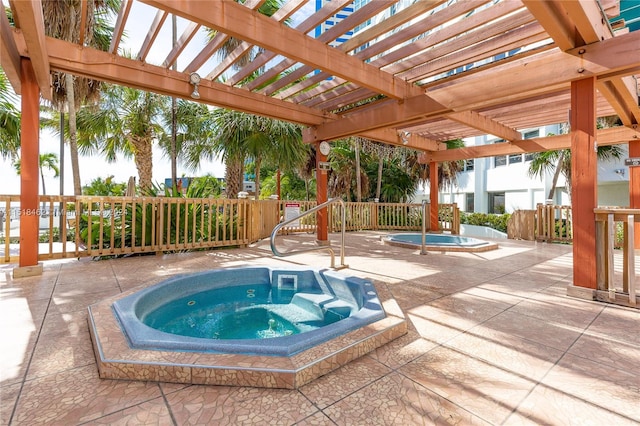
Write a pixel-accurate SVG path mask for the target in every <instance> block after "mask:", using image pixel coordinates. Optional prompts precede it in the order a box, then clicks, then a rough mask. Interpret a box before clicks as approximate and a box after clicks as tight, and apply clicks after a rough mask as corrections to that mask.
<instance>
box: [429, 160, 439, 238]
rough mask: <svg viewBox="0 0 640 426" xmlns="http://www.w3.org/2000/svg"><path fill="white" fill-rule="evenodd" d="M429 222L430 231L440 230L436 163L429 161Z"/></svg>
mask: <svg viewBox="0 0 640 426" xmlns="http://www.w3.org/2000/svg"><path fill="white" fill-rule="evenodd" d="M429 202H430V204H429V224H430V230H431V232H438V231H439V230H440V223H439V222H438V210H439V206H438V163H437V162H435V161H432V162H430V163H429Z"/></svg>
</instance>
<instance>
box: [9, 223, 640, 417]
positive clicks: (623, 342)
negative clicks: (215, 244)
mask: <svg viewBox="0 0 640 426" xmlns="http://www.w3.org/2000/svg"><path fill="white" fill-rule="evenodd" d="M380 235H381V234H377V233H354V234H348V236H347V251H346V255H347V258H346V260H347V263H348V264H349V266H350V268H349V269H346V270H344V271H342V272H343V273H345V274H354V275H357V276H361V277H368V278H370V279H372V280H374V283H375V285H376V287H377V288H378V290H379V291H388V292H390V293H391V294H392V295H393V296H394V298H395V299H396V301H397V302H398V304H399V305H400V307H401V308H402V309H403V311H404V313H405V315H406V316H407V318H408V320H409V321H408V322H409V330H410V331H409V333H408V334H407V335H405V336H403V337H401V338H399V339H397V340H395V341H393V342H391V343H390V344H388V345H386V346H384V347H382V348H379V349H378V350H376V351H375V352H372V353H370V354H369V355H366V356H364V357H362V358H360V359H358V360H356V361H354V362H352V363H350V364H348V365H346V366H345V367H342V368H340V369H338V370H336V371H334V372H333V373H330V374H328V375H326V376H323V377H321V378H319V379H317V380H316V381H314V382H312V383H310V384H307V385H305V386H303V387H301V388H300V389H298V390H278V389H276V390H273V389H272V390H269V389H257V388H243V387H222V386H195V385H176V384H165V383H145V382H129V381H114V380H101V379H100V378H98V371H97V368H96V363H95V357H94V354H93V349H92V346H91V342H90V339H89V331H88V326H87V306H88V305H90V304H93V303H95V302H98V301H100V300H102V299H104V298H106V297H109V296H113V295H115V294H118V293H120V292H123V291H127V290H129V289H132V288H134V287H137V286H141V285H149V284H153V283H155V282H158V281H160V280H162V279H163V278H165V277H167V276H170V275H173V274H176V273H183V272H190V271H200V270H204V269H210V268H219V267H229V266H241V265H256V264H260V265H282V264H286V263H292V262H293V263H297V264H305V265H310V266H313V267H326V266H328V264H329V259H328V255H327V254H326V253H324V252H316V253H313V254H304V255H296V256H292V257H289V258H280V259H275V258H273V256H272V255H271V252H270V251H269V250H268V241H263V242H261V243H259V244H257V245H255V246H252V247H249V248H243V249H230V250H219V251H210V252H198V253H180V254H170V255H162V256H155V255H151V256H141V257H129V258H123V259H113V260H102V261H92V260H89V259H82V260H66V261H55V262H54V261H52V262H45V263H44V274H43V275H42V276H39V277H30V278H22V279H18V280H13V279H12V278H11V269H12V268H13V266H15V265H4V266H0V273H1V275H0V294H1V296H2V298H1V299H0V327H1V328H0V330H1V333H2V338H1V339H0V391H1V405H0V409H1V415H0V424H3V425H5V424H12V425H35V424H59V425H74V424H132V425H139V424H152V425H154V424H162V425H189V424H211V425H219V424H260V425H266V424H269V425H271V424H283V425H290V424H298V425H311V424H314V425H315V424H318V425H333V424H338V425H362V424H387V425H412V424H427V425H428V424H460V425H467V424H496V425H497V424H508V425H512V424H517V425H520V424H531V425H533V424H536V425H537V424H552V425H572V424H573V425H623V424H640V373H639V371H640V370H639V369H638V366H640V310H633V309H628V308H621V307H616V306H611V305H607V304H603V303H597V302H589V301H583V300H577V299H572V298H568V297H567V296H566V295H565V293H566V286H567V285H568V284H570V283H571V282H572V280H571V274H572V259H571V248H570V247H569V246H562V245H547V244H535V243H531V242H517V241H500V246H501V248H500V249H499V250H496V251H491V252H486V253H474V254H470V253H469V254H465V253H448V254H443V253H430V254H429V255H426V256H421V255H419V254H418V251H414V250H411V249H405V248H401V247H392V246H387V245H382V244H381V243H380V240H379V236H380ZM332 238H334V236H332ZM313 239H314V237H313V236H312V235H302V236H298V237H286V238H284V239H282V244H281V245H283V246H284V247H283V248H282V250H283V251H286V247H287V245H288V244H289V243H290V242H294V241H297V244H300V241H302V242H303V244H312V242H313Z"/></svg>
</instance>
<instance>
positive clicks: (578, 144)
mask: <svg viewBox="0 0 640 426" xmlns="http://www.w3.org/2000/svg"><path fill="white" fill-rule="evenodd" d="M595 99H596V78H595V77H591V78H585V79H582V80H577V81H574V82H572V83H571V208H572V214H573V285H574V286H577V287H586V288H590V289H595V288H597V282H596V223H595V215H594V213H593V209H594V208H596V207H597V203H598V197H597V170H598V169H597V166H598V164H597V156H596V145H595V136H596V102H595Z"/></svg>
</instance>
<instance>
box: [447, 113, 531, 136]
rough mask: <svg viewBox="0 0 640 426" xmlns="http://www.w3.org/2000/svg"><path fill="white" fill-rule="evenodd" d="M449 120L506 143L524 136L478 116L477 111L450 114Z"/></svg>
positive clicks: (487, 118) (480, 115) (482, 116)
mask: <svg viewBox="0 0 640 426" xmlns="http://www.w3.org/2000/svg"><path fill="white" fill-rule="evenodd" d="M447 118H448V119H449V120H453V121H457V122H458V123H461V124H464V125H466V126H469V127H472V128H474V129H478V130H481V131H483V132H485V133H487V134H490V135H493V136H497V137H499V138H502V139H504V140H506V141H511V142H513V141H518V140H520V139H522V135H520V132H518V131H517V130H515V129H512V128H511V127H508V126H505V125H503V124H501V123H498V122H497V121H495V120H492V119H490V118H489V117H486V116H484V115H482V114H478V113H477V112H475V111H463V112H454V113H453V114H448V115H447Z"/></svg>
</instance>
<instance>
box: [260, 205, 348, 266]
mask: <svg viewBox="0 0 640 426" xmlns="http://www.w3.org/2000/svg"><path fill="white" fill-rule="evenodd" d="M333 203H340V205H341V206H342V230H341V234H342V235H341V238H340V266H338V267H336V266H335V264H336V262H335V252H334V251H333V248H331V247H330V246H318V247H311V248H307V249H304V250H297V251H288V252H286V253H282V252H280V251H278V249H277V248H276V236H277V235H278V231H280V229H282V227H284V226H287V225H289V224H290V223H292V222H295V221H296V220H298V219H300V218H302V217H304V216H308V215H310V214H311V213H315V212H317V211H318V210H321V209H323V208H325V207H327V206H328V205H330V204H333ZM346 211H347V209H346V206H345V204H344V201H342V199H340V198H332V199H330V200H328V201H325V202H324V203H322V204H320V205H317V206H315V207H314V208H312V209H309V210H307V211H306V212H303V213H301V214H299V215H297V216H296V217H293V218H291V219H288V220H285V221H284V222H281V223H279V224H277V225H276V226H275V227H274V228H273V231H271V239H270V243H271V251H272V252H273V254H274V255H276V256H279V257H286V256H291V255H293V254H298V253H306V252H309V251H316V250H327V251H329V253H330V254H331V267H332V268H333V269H343V268H348V267H349V265H345V263H344V234H345V224H346V221H347V220H346V219H347V215H346Z"/></svg>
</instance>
